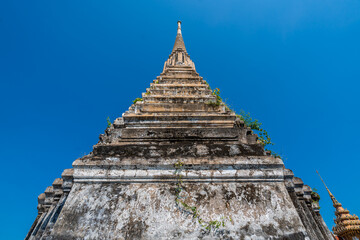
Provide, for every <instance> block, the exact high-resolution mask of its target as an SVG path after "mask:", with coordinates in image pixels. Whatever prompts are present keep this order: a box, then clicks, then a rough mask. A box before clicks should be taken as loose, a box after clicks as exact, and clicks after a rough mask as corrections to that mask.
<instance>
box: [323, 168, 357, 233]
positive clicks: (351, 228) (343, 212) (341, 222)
mask: <svg viewBox="0 0 360 240" xmlns="http://www.w3.org/2000/svg"><path fill="white" fill-rule="evenodd" d="M318 174H319V173H318ZM319 177H320V179H321V181H322V182H323V183H324V185H325V188H326V190H327V191H328V193H329V196H330V198H331V201H332V203H333V206H334V208H335V216H336V218H335V219H334V222H335V226H334V227H333V229H332V230H333V232H334V234H335V235H336V236H338V237H339V238H340V239H344V240H354V239H360V220H359V217H358V216H356V215H355V214H354V215H351V214H350V212H349V210H347V209H344V208H343V207H342V204H341V203H339V202H338V201H337V200H336V198H335V197H334V195H333V194H332V193H331V192H330V190H329V188H328V187H327V186H326V184H325V182H324V180H323V179H322V178H321V176H320V174H319Z"/></svg>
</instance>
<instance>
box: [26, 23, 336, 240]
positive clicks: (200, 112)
mask: <svg viewBox="0 0 360 240" xmlns="http://www.w3.org/2000/svg"><path fill="white" fill-rule="evenodd" d="M317 203H318V199H317V197H316V196H315V195H313V194H312V190H311V188H310V187H309V186H307V185H305V184H304V183H303V181H302V180H301V179H300V178H297V177H295V176H294V174H293V172H292V171H291V170H289V169H286V168H285V167H284V163H283V161H282V160H281V158H279V157H274V156H272V155H271V154H270V153H269V152H266V151H265V150H264V146H263V144H262V143H261V142H260V141H259V140H258V136H257V135H256V134H255V133H254V132H253V131H252V130H251V128H250V127H248V126H246V124H245V123H244V121H242V120H241V119H240V118H239V117H237V115H236V114H235V113H234V112H233V111H231V110H230V109H229V108H228V107H227V106H226V105H225V104H224V103H223V102H222V100H221V98H220V97H219V95H218V91H217V90H215V91H212V90H211V88H210V86H209V85H208V83H207V82H206V81H205V80H204V79H203V78H202V77H201V76H199V74H198V73H197V71H196V68H195V64H194V62H193V61H192V60H191V58H190V55H189V53H188V52H187V50H186V48H185V44H184V40H183V36H182V32H181V22H178V27H177V35H176V39H175V44H174V47H173V49H172V52H171V54H170V55H169V57H168V59H167V60H166V61H165V63H164V67H163V70H162V73H161V74H160V76H158V77H157V78H156V79H155V80H153V82H152V83H151V84H150V87H149V88H147V89H146V91H145V92H144V93H143V94H142V97H141V98H137V99H135V100H134V104H132V105H131V106H130V107H129V109H128V111H126V112H125V113H123V114H122V116H121V117H119V118H117V119H116V120H115V121H114V122H113V123H112V124H109V126H108V128H107V129H106V130H105V133H104V134H101V135H100V137H99V142H98V143H97V144H96V145H94V147H93V151H92V152H91V153H90V154H88V155H86V156H84V157H82V158H79V159H76V160H75V161H74V162H73V168H72V169H66V170H65V171H64V173H63V174H62V176H61V178H58V179H56V180H55V181H54V183H53V184H52V186H50V187H48V188H47V189H46V191H45V193H42V194H40V196H39V198H38V215H37V217H36V219H35V221H34V223H33V225H32V226H31V228H30V231H29V233H28V235H27V236H26V238H25V239H31V240H32V239H294V240H295V239H299V240H300V239H309V240H310V239H311V240H329V239H333V236H332V234H331V232H330V231H329V229H328V228H327V226H326V224H325V223H324V221H323V219H322V217H321V215H320V213H319V206H318V204H317Z"/></svg>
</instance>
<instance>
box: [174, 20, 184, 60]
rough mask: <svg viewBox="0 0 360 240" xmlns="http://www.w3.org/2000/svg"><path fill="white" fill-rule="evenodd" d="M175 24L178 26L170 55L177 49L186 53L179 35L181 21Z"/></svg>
mask: <svg viewBox="0 0 360 240" xmlns="http://www.w3.org/2000/svg"><path fill="white" fill-rule="evenodd" d="M177 24H178V28H177V34H176V39H175V44H174V47H173V50H172V53H173V52H175V51H176V50H177V49H181V50H183V51H184V52H186V48H185V43H184V39H183V37H182V34H181V21H178V22H177Z"/></svg>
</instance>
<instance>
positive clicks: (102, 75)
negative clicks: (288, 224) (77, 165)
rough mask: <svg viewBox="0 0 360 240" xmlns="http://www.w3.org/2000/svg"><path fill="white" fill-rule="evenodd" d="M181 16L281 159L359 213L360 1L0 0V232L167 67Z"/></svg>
mask: <svg viewBox="0 0 360 240" xmlns="http://www.w3.org/2000/svg"><path fill="white" fill-rule="evenodd" d="M179 19H180V20H182V22H183V25H182V26H183V36H184V40H185V43H186V47H187V50H188V52H189V53H190V56H191V58H192V60H193V61H194V62H195V64H196V67H197V70H198V72H199V73H200V75H201V76H203V77H204V78H205V79H206V80H208V82H209V83H210V85H211V87H212V88H215V87H218V88H220V89H221V95H222V97H223V98H224V99H228V100H227V103H228V104H229V105H230V106H231V107H232V108H233V109H234V110H236V111H239V110H241V109H244V110H245V111H248V112H250V113H251V114H252V115H253V116H254V117H255V118H257V119H259V120H260V121H261V122H262V123H263V126H264V128H265V129H267V130H268V132H269V134H270V135H271V137H272V139H273V141H274V142H275V143H276V145H275V146H274V148H273V149H274V150H275V151H277V152H279V153H280V154H282V155H283V156H285V160H284V161H285V165H286V167H287V168H290V169H292V170H293V171H294V173H295V174H296V176H299V177H301V178H302V179H303V180H304V182H305V183H306V184H308V185H310V186H311V187H315V188H317V189H318V191H319V193H320V194H321V197H322V199H321V201H320V205H321V213H322V215H323V217H324V219H325V221H326V223H327V224H328V225H329V227H331V226H332V225H333V222H332V219H333V218H334V215H333V211H334V209H333V207H332V205H331V202H330V199H329V197H328V196H327V194H326V192H325V189H324V187H323V186H322V184H321V182H320V180H319V178H318V176H317V175H316V173H315V170H316V169H318V170H319V171H320V173H321V174H322V176H323V178H324V179H325V180H326V182H327V184H328V186H329V187H330V188H331V190H332V192H333V193H334V195H335V196H336V197H337V199H338V200H339V201H340V202H341V203H343V205H344V206H345V207H346V208H348V209H349V210H350V211H351V212H352V213H355V214H357V215H360V208H359V202H360V191H359V183H360V180H359V167H360V157H359V153H358V150H359V144H360V139H359V136H360V128H359V122H360V112H359V109H360V97H359V87H360V83H359V81H360V68H359V66H360V59H359V57H360V45H359V43H360V2H359V1H357V0H341V1H340V0H339V1H333V0H329V1H314V0H304V1H298V0H284V1H276V0H274V1H265V0H263V1H258V0H253V1H238V0H236V1H235V0H234V1H208V0H207V1H205V0H202V1H200V0H199V1H195V0H190V1H168V0H164V1H119V0H116V1H115V0H109V1H94V0H93V1H90V0H86V1H85V0H83V1H80V0H79V1H70V0H62V1H49V0H46V1H45V0H38V1H18V0H2V1H0V83H1V85H0V103H1V111H0V114H1V117H0V132H1V138H0V146H1V147H0V148H1V149H0V150H1V157H0V158H1V166H2V173H1V175H0V177H1V179H0V180H1V181H0V182H1V198H0V212H1V216H2V217H1V218H0V225H1V228H0V238H1V239H22V238H24V237H25V235H26V233H27V231H28V230H29V228H30V226H31V224H32V222H33V220H34V219H35V217H36V214H37V210H36V206H37V196H38V195H39V194H40V193H42V192H43V191H44V190H45V188H46V187H47V186H48V185H51V184H52V182H53V180H54V179H55V178H57V177H60V175H61V173H62V171H63V169H65V168H70V167H71V164H72V162H73V161H74V160H75V159H76V158H78V157H81V156H82V155H84V154H85V153H89V152H90V151H91V149H92V145H94V144H96V143H97V141H98V135H99V134H101V133H102V132H103V131H104V129H105V128H106V118H107V117H108V116H109V117H110V118H111V120H114V118H116V117H119V116H121V114H122V113H123V112H124V111H125V110H126V109H127V108H128V107H129V105H130V104H131V102H132V100H133V99H135V98H136V97H140V96H141V92H144V91H145V88H146V87H148V86H149V84H150V82H151V81H152V80H153V79H154V78H155V77H156V76H157V75H159V74H160V72H161V71H162V67H163V63H164V61H165V60H166V59H167V56H168V55H169V54H170V51H171V49H172V47H173V43H174V40H175V35H176V22H177V20H179Z"/></svg>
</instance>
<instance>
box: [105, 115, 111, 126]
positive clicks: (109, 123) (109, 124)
mask: <svg viewBox="0 0 360 240" xmlns="http://www.w3.org/2000/svg"><path fill="white" fill-rule="evenodd" d="M106 121H107V128H110V127H111V121H110V117H107V119H106Z"/></svg>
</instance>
